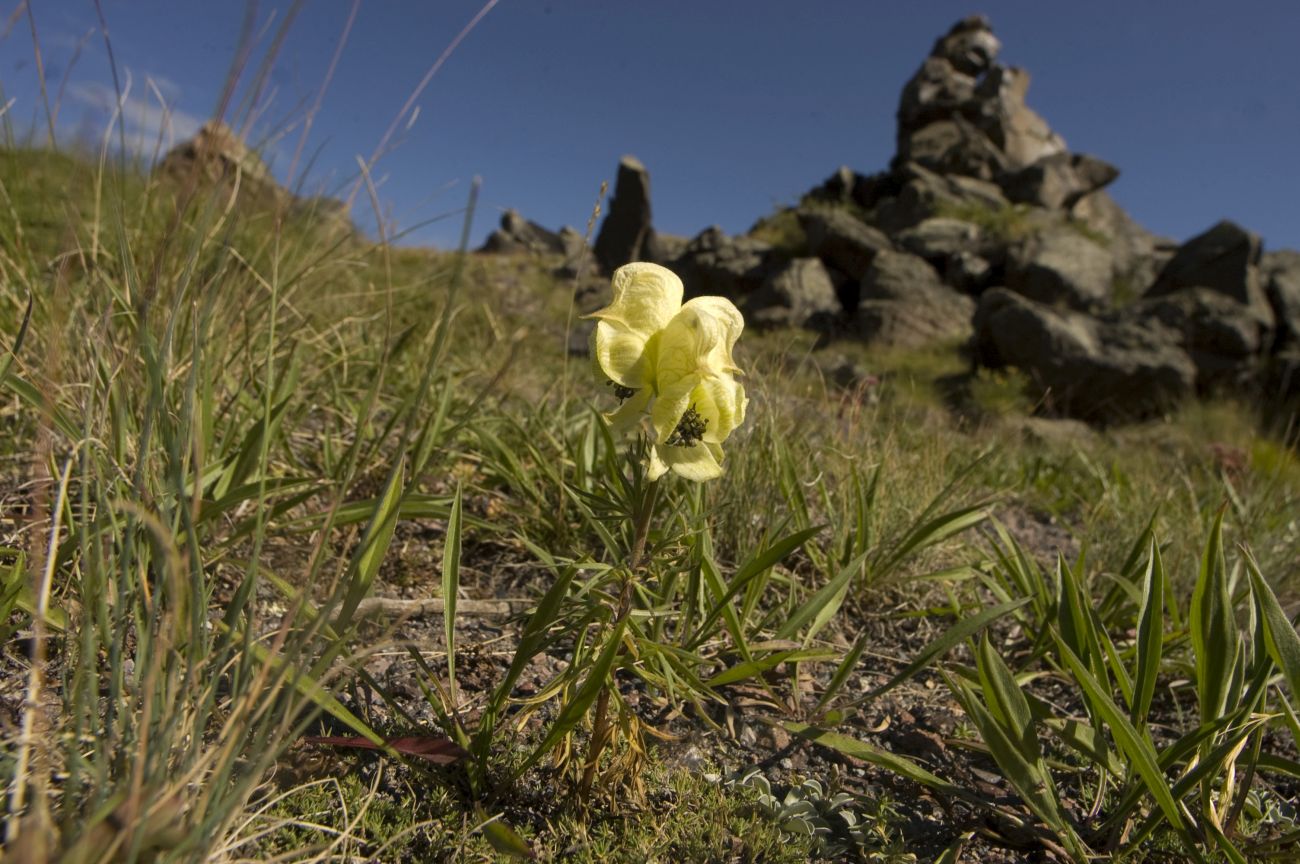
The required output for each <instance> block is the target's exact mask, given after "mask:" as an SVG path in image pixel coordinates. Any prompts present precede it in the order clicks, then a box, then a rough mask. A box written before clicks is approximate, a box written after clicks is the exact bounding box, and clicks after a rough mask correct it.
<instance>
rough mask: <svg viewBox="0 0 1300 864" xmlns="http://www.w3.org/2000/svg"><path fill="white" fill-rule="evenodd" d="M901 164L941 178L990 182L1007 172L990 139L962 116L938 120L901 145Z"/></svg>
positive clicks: (898, 157) (1004, 163)
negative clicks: (913, 165) (961, 177)
mask: <svg viewBox="0 0 1300 864" xmlns="http://www.w3.org/2000/svg"><path fill="white" fill-rule="evenodd" d="M896 158H897V159H900V160H906V161H908V162H915V163H917V164H918V165H923V166H925V167H926V168H929V169H930V170H931V171H938V172H940V173H941V174H962V175H967V176H970V177H976V178H979V179H981V180H990V179H992V178H994V177H997V176H998V175H999V174H1001V173H1002V172H1003V171H1004V170H1005V168H1006V159H1005V157H1004V156H1003V155H1002V151H1001V150H999V149H998V148H997V146H996V145H994V143H993V142H992V141H990V140H989V137H988V136H987V135H985V134H984V133H983V132H982V131H980V129H979V128H978V127H977V126H975V124H974V123H971V122H970V121H969V120H966V119H965V118H963V117H962V116H961V115H954V116H953V117H952V118H950V119H947V120H936V121H935V122H933V123H930V124H929V125H926V126H923V127H921V128H920V129H918V130H917V131H915V132H913V133H911V134H910V135H908V136H907V137H906V138H905V139H903V140H902V141H900V142H899V143H898V155H897V157H896Z"/></svg>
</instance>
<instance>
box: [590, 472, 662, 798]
mask: <svg viewBox="0 0 1300 864" xmlns="http://www.w3.org/2000/svg"><path fill="white" fill-rule="evenodd" d="M658 497H659V481H658V480H651V481H650V483H649V485H648V486H647V487H646V488H645V491H644V493H643V494H642V495H641V496H640V500H639V502H638V506H637V509H636V513H635V514H634V516H633V520H634V521H633V524H632V528H633V532H632V554H631V555H630V556H628V560H627V566H626V567H624V568H623V570H622V572H621V574H620V578H621V579H622V583H623V584H622V587H621V588H620V590H619V593H618V607H617V608H616V609H615V612H614V617H613V619H612V620H611V621H610V628H611V630H612V631H613V632H614V633H622V628H621V626H620V625H621V624H622V623H623V621H624V620H625V619H626V618H627V615H628V612H630V611H631V608H632V585H633V583H634V582H635V578H636V574H637V572H638V571H639V570H640V569H641V566H642V564H643V562H644V559H645V546H646V539H647V538H648V537H649V536H650V518H651V517H652V516H653V515H654V511H655V503H656V501H657V500H658ZM618 669H619V660H618V658H617V657H615V660H614V666H613V668H612V669H611V670H610V679H611V680H610V683H609V684H607V685H606V686H605V687H604V689H602V690H601V691H600V696H599V697H597V699H596V720H595V722H594V723H593V724H592V727H591V743H590V745H589V746H588V748H587V764H586V766H585V767H584V768H583V771H582V781H581V782H580V783H579V784H578V790H579V794H580V795H581V797H583V798H584V799H585V798H586V797H587V794H588V793H589V792H590V791H591V784H592V782H593V781H594V780H595V778H596V767H597V766H598V765H599V764H600V756H601V754H602V753H603V752H604V750H605V746H606V745H607V744H608V743H609V739H610V736H611V734H612V732H613V728H612V727H611V726H610V722H609V694H610V691H612V690H613V689H614V687H615V686H616V684H615V679H616V677H617V674H618Z"/></svg>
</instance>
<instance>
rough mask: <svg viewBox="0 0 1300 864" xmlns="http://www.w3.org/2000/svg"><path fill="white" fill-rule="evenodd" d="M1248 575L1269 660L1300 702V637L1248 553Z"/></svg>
mask: <svg viewBox="0 0 1300 864" xmlns="http://www.w3.org/2000/svg"><path fill="white" fill-rule="evenodd" d="M1246 572H1248V573H1249V574H1250V590H1251V591H1252V592H1253V593H1254V595H1255V599H1256V600H1257V601H1258V603H1259V606H1260V609H1261V611H1262V612H1263V614H1262V615H1261V616H1260V619H1261V620H1260V622H1259V625H1258V626H1259V627H1260V629H1262V630H1263V636H1264V644H1265V645H1266V646H1267V647H1268V656H1269V657H1270V658H1272V660H1273V662H1274V663H1276V664H1277V668H1279V669H1281V670H1282V675H1283V676H1284V677H1285V678H1286V683H1287V686H1288V687H1290V688H1291V698H1292V699H1297V700H1300V636H1297V635H1296V629H1295V627H1294V626H1293V625H1292V624H1291V621H1290V620H1289V619H1288V618H1287V617H1286V613H1285V612H1283V611H1282V606H1281V605H1280V604H1279V603H1278V602H1277V595H1275V594H1274V593H1273V589H1272V588H1270V587H1269V585H1268V582H1267V580H1265V579H1264V574H1262V573H1260V572H1259V565H1257V564H1256V563H1255V559H1254V558H1253V557H1252V556H1251V555H1250V554H1249V553H1247V554H1246Z"/></svg>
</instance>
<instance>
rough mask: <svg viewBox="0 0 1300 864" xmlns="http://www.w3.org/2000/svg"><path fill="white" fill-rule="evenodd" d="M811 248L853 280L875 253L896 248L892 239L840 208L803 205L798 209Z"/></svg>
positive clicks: (857, 277)
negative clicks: (890, 240) (891, 241)
mask: <svg viewBox="0 0 1300 864" xmlns="http://www.w3.org/2000/svg"><path fill="white" fill-rule="evenodd" d="M797 216H798V218H799V225H800V227H802V228H803V231H804V236H805V237H806V238H807V242H808V251H809V252H810V253H812V254H813V255H816V256H817V257H818V258H820V259H822V261H824V262H826V264H828V265H829V266H831V267H834V268H835V269H836V270H839V271H840V272H841V273H844V274H845V275H847V276H848V277H849V278H850V279H851V280H853V281H854V282H856V281H858V280H859V279H861V278H862V274H864V273H866V272H867V268H868V267H869V266H871V261H872V259H874V258H875V257H876V254H877V253H878V252H880V251H881V250H884V249H891V248H893V244H891V243H890V242H889V238H888V237H886V236H885V234H884V232H882V231H880V230H879V229H878V228H873V227H871V226H870V225H868V224H866V223H865V222H863V221H862V220H861V219H858V218H857V217H855V216H854V215H853V214H852V213H850V212H849V211H847V210H845V209H843V208H839V207H804V208H801V209H800V210H799V211H798V212H797Z"/></svg>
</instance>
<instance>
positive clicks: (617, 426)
mask: <svg viewBox="0 0 1300 864" xmlns="http://www.w3.org/2000/svg"><path fill="white" fill-rule="evenodd" d="M650 395H651V394H650V388H649V387H642V388H641V389H640V390H638V391H636V392H635V393H633V394H632V395H631V396H629V397H628V398H627V399H625V400H624V401H623V404H622V405H620V406H618V408H617V409H615V410H614V411H611V412H609V413H608V414H606V415H605V422H606V423H608V424H609V427H610V431H611V432H613V433H614V434H615V435H622V434H624V433H625V432H627V431H628V430H630V429H631V428H632V427H633V426H635V425H636V422H637V421H638V420H640V419H641V416H642V415H643V414H644V413H645V409H646V407H647V406H648V405H649V404H650Z"/></svg>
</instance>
